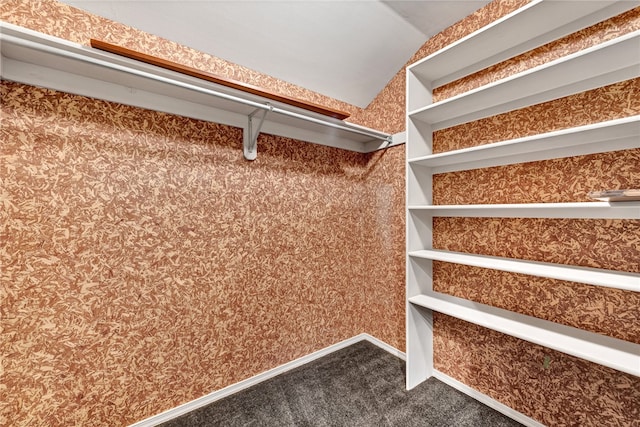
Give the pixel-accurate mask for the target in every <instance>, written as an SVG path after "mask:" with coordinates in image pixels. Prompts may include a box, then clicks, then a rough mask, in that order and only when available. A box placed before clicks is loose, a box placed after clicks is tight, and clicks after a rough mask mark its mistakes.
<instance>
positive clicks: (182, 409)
mask: <svg viewBox="0 0 640 427" xmlns="http://www.w3.org/2000/svg"><path fill="white" fill-rule="evenodd" d="M360 341H369V342H371V343H372V344H375V345H377V346H378V347H380V348H382V349H383V350H386V351H388V352H389V353H391V354H393V355H394V356H398V357H400V358H401V359H404V353H402V352H401V351H400V350H397V349H395V348H393V347H392V346H390V345H389V344H386V343H384V342H382V341H380V340H378V339H377V338H374V337H372V336H371V335H369V334H364V333H363V334H360V335H356V336H355V337H352V338H349V339H346V340H344V341H340V342H339V343H337V344H334V345H330V346H329V347H326V348H323V349H322V350H318V351H315V352H313V353H311V354H308V355H306V356H303V357H300V358H299V359H295V360H292V361H291V362H288V363H285V364H284V365H280V366H277V367H275V368H273V369H269V370H268V371H265V372H262V373H261V374H258V375H255V376H253V377H251V378H247V379H246V380H242V381H240V382H238V383H235V384H231V385H230V386H227V387H225V388H222V389H220V390H216V391H214V392H211V393H209V394H207V395H205V396H202V397H199V398H197V399H195V400H192V401H190V402H187V403H185V404H182V405H180V406H176V407H175V408H172V409H169V410H167V411H164V412H161V413H160V414H157V415H154V416H152V417H150V418H146V419H144V420H142V421H138V422H136V423H134V424H132V425H131V426H130V427H152V426H156V425H158V424H160V423H164V422H167V421H170V420H172V419H174V418H177V417H179V416H181V415H184V414H186V413H188V412H191V411H193V410H196V409H198V408H201V407H203V406H206V405H208V404H210V403H213V402H215V401H217V400H220V399H223V398H225V397H227V396H230V395H232V394H234V393H237V392H239V391H242V390H245V389H247V388H249V387H252V386H254V385H256V384H259V383H261V382H263V381H266V380H268V379H270V378H273V377H275V376H278V375H280V374H283V373H285V372H287V371H290V370H292V369H295V368H297V367H299V366H302V365H304V364H307V363H309V362H312V361H314V360H316V359H319V358H321V357H324V356H326V355H328V354H330V353H333V352H335V351H338V350H342V349H343V348H345V347H348V346H350V345H353V344H355V343H357V342H360Z"/></svg>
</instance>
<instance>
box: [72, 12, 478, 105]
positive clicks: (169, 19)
mask: <svg viewBox="0 0 640 427" xmlns="http://www.w3.org/2000/svg"><path fill="white" fill-rule="evenodd" d="M62 1H63V2H64V3H68V4H70V5H72V6H75V7H77V8H80V9H84V10H87V11H89V12H92V13H94V14H96V15H100V16H104V17H106V18H109V19H112V20H115V21H118V22H121V23H124V24H127V25H129V26H132V27H135V28H138V29H140V30H143V31H145V32H148V33H151V34H155V35H158V36H161V37H164V38H167V39H170V40H173V41H175V42H178V43H180V44H183V45H186V46H189V47H192V48H194V49H197V50H200V51H203V52H206V53H209V54H211V55H215V56H217V57H220V58H224V59H226V60H229V61H231V62H234V63H236V64H240V65H243V66H246V67H249V68H251V69H254V70H256V71H259V72H261V73H265V74H268V75H271V76H274V77H277V78H279V79H281V80H285V81H288V82H291V83H294V84H296V85H299V86H302V87H305V88H307V89H311V90H313V91H315V92H318V93H321V94H324V95H327V96H330V97H333V98H336V99H339V100H342V101H345V102H348V103H350V104H353V105H357V106H360V107H366V106H367V105H368V104H369V102H371V100H373V98H374V97H375V96H376V95H377V94H378V93H379V92H380V91H381V90H382V89H383V88H384V86H385V85H386V84H387V83H388V82H389V80H390V79H391V78H392V77H393V76H394V75H395V74H396V73H397V72H398V71H399V70H400V69H401V68H402V67H403V66H404V65H405V63H406V62H407V61H408V60H409V59H410V58H411V56H412V55H413V54H414V53H415V52H416V51H417V50H418V49H419V48H420V46H422V44H424V42H425V41H426V40H428V39H429V38H430V37H432V36H433V35H435V34H437V33H438V32H440V31H441V30H443V29H445V28H447V27H448V26H450V25H452V24H454V23H455V22H457V21H459V20H460V19H462V18H464V17H465V16H467V15H469V14H471V13H472V12H474V11H475V10H477V9H479V8H480V7H482V6H483V5H485V4H487V3H489V1H488V0H449V1H434V0H421V1H418V0H414V1H394V0H387V1H381V0H359V1H337V0H333V1H331V0H324V1H312V0H289V1H276V0H249V1H247V0H236V1H228V0H206V1H203V0H200V1H195V0H180V1H177V0H135V1H124V0H106V1H105V0H62Z"/></svg>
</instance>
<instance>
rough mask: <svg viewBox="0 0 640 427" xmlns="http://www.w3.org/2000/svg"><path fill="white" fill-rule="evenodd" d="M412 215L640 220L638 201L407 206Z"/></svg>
mask: <svg viewBox="0 0 640 427" xmlns="http://www.w3.org/2000/svg"><path fill="white" fill-rule="evenodd" d="M408 210H409V212H410V213H411V214H420V213H423V212H424V213H426V214H427V215H430V216H433V217H467V218H472V217H475V218H574V219H589V218H593V219H640V202H637V201H632V202H576V203H520V204H495V205H421V206H408Z"/></svg>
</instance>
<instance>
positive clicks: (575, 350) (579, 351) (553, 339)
mask: <svg viewBox="0 0 640 427" xmlns="http://www.w3.org/2000/svg"><path fill="white" fill-rule="evenodd" d="M409 302H410V303H411V304H413V305H415V306H418V307H424V308H427V309H430V310H434V311H437V312H438V313H444V314H446V315H449V316H452V317H456V318H458V319H462V320H464V321H466V322H470V323H474V324H476V325H480V326H483V327H485V328H489V329H493V330H496V331H499V332H502V333H504V334H507V335H511V336H514V337H517V338H520V339H523V340H526V341H529V342H532V343H535V344H538V345H542V346H544V347H547V348H551V349H554V350H558V351H561V352H563V353H567V354H570V355H572V356H576V357H579V358H582V359H586V360H589V361H591V362H595V363H598V364H600V365H604V366H608V367H610V368H613V369H617V370H619V371H622V372H627V373H629V374H632V375H636V376H640V363H639V362H638V359H639V358H640V345H639V344H635V343H632V342H628V341H623V340H620V339H617V338H612V337H607V336H604V335H600V334H596V333H593V332H589V331H584V330H581V329H577V328H573V327H571V326H566V325H561V324H558V323H554V322H550V321H548V320H543V319H538V318H536V317H532V316H526V315H524V314H519V313H514V312H512V311H507V310H503V309H501V308H497V307H492V306H489V305H485V304H481V303H477V302H473V301H469V300H464V299H461V298H456V297H453V296H450V295H444V294H440V293H437V292H430V293H428V294H424V295H417V296H414V297H411V298H409Z"/></svg>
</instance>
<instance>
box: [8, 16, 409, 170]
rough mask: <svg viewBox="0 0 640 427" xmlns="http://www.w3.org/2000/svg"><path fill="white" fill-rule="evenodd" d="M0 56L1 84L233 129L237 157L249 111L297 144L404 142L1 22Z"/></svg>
mask: <svg viewBox="0 0 640 427" xmlns="http://www.w3.org/2000/svg"><path fill="white" fill-rule="evenodd" d="M0 54H1V56H0V72H1V76H2V79H4V80H10V81H15V82H19V83H25V84H29V85H34V86H41V87H46V88H49V89H54V90H58V91H62V92H67V93H73V94H77V95H83V96H88V97H92V98H97V99H103V100H107V101H112V102H119V103H122V104H126V105H132V106H135V107H142V108H147V109H150V110H155V111H162V112H166V113H171V114H177V115H181V116H185V117H191V118H195V119H199V120H206V121H212V122H216V123H221V124H225V125H230V126H236V127H241V128H243V129H244V135H245V155H247V152H246V146H247V144H248V139H247V138H248V137H249V134H252V137H254V136H257V131H256V130H255V127H256V125H258V122H259V120H257V119H256V120H255V123H253V118H254V113H255V112H257V111H263V112H265V113H266V114H267V115H266V119H265V120H264V122H262V123H261V128H260V126H258V128H259V129H261V130H262V131H263V132H266V133H270V134H273V135H280V136H285V137H289V138H294V139H298V140H301V141H308V142H313V143H317V144H322V145H328V146H332V147H338V148H342V149H345V150H350V151H356V152H362V153H367V152H372V151H375V150H378V149H381V148H387V147H390V146H392V145H395V144H399V143H403V142H404V140H399V139H398V138H397V137H394V136H392V135H388V134H386V133H384V132H380V131H376V130H374V129H368V128H365V127H363V126H359V125H356V124H353V123H349V122H345V121H341V120H338V119H333V118H330V117H327V116H323V115H320V114H317V113H313V112H310V111H307V110H303V109H301V108H296V107H293V106H291V105H287V104H283V103H279V102H276V101H273V100H268V99H265V98H262V97H260V96H256V95H252V94H249V93H247V92H243V91H240V90H236V89H232V88H229V87H225V86H221V85H218V84H215V83H211V82H208V81H205V80H201V79H198V78H195V77H191V76H188V75H185V74H181V73H178V72H174V71H170V70H166V69H163V68H160V67H157V66H154V65H149V64H146V63H143V62H139V61H135V60H132V59H128V58H125V57H122V56H119V55H115V54H111V53H108V52H104V51H101V50H98V49H93V48H90V47H87V46H83V45H80V44H78V43H72V42H70V41H67V40H64V39H60V38H57V37H52V36H49V35H46V34H42V33H39V32H36V31H32V30H29V29H26V28H22V27H19V26H16V25H12V24H8V23H4V22H0ZM257 116H261V114H258V115H257ZM251 126H253V127H254V129H250V127H251ZM253 154H254V155H255V151H254V153H253ZM247 158H249V157H247ZM254 158H255V157H254Z"/></svg>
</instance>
